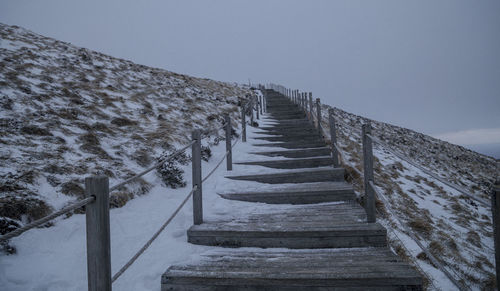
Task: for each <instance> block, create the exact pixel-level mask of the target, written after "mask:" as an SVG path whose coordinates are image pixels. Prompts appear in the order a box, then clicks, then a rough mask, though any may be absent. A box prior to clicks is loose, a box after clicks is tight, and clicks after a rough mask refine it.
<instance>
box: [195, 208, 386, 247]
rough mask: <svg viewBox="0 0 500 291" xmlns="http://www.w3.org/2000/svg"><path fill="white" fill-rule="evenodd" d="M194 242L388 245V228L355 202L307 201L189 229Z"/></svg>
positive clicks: (240, 245) (261, 244)
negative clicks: (369, 218) (370, 220)
mask: <svg viewBox="0 0 500 291" xmlns="http://www.w3.org/2000/svg"><path fill="white" fill-rule="evenodd" d="M188 241H189V242H190V243H193V244H201V245H213V246H225V247H262V248H292V249H312V248H347V247H349V248H351V247H367V246H372V247H381V246H386V230H385V228H384V227H383V226H381V225H380V224H378V223H366V213H365V210H364V209H363V208H362V207H361V206H360V205H359V204H357V203H355V202H342V203H330V204H308V205H301V206H300V207H299V206H295V207H292V208H284V209H280V210H277V211H270V212H267V213H257V214H251V215H249V216H247V217H241V218H237V219H234V218H233V219H228V220H221V221H207V222H204V223H202V224H200V225H193V226H192V227H191V228H189V230H188Z"/></svg>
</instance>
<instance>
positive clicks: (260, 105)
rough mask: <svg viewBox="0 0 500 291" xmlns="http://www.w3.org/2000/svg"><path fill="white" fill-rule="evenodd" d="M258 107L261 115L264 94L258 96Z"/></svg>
mask: <svg viewBox="0 0 500 291" xmlns="http://www.w3.org/2000/svg"><path fill="white" fill-rule="evenodd" d="M258 98H259V108H260V115H262V114H263V113H264V109H263V103H262V101H263V99H264V96H259V97H258Z"/></svg>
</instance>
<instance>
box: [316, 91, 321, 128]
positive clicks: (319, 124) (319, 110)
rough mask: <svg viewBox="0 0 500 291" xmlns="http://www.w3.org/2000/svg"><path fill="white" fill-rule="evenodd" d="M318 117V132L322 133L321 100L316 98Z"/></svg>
mask: <svg viewBox="0 0 500 291" xmlns="http://www.w3.org/2000/svg"><path fill="white" fill-rule="evenodd" d="M316 118H317V119H318V132H319V134H320V135H321V102H320V100H319V98H316Z"/></svg>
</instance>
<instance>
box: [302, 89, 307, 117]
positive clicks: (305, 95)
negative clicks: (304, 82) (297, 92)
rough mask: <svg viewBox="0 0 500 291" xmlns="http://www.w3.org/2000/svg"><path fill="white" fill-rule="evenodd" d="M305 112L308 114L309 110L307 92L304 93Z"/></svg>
mask: <svg viewBox="0 0 500 291" xmlns="http://www.w3.org/2000/svg"><path fill="white" fill-rule="evenodd" d="M303 110H304V113H305V115H306V116H308V110H307V93H304V108H303Z"/></svg>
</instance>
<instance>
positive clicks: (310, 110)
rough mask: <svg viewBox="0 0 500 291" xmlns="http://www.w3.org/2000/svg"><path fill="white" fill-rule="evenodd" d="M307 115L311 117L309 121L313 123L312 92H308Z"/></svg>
mask: <svg viewBox="0 0 500 291" xmlns="http://www.w3.org/2000/svg"><path fill="white" fill-rule="evenodd" d="M309 117H310V119H311V122H312V123H313V124H314V119H313V94H312V92H309Z"/></svg>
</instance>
